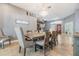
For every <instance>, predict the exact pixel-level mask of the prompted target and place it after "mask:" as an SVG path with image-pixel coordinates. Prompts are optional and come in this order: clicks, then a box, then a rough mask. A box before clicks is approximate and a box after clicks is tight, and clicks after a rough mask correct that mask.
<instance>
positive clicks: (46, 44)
mask: <svg viewBox="0 0 79 59" xmlns="http://www.w3.org/2000/svg"><path fill="white" fill-rule="evenodd" d="M49 37H50V36H49V32H46V35H45V36H44V40H39V41H36V42H35V51H37V47H42V48H43V53H44V56H46V49H49Z"/></svg>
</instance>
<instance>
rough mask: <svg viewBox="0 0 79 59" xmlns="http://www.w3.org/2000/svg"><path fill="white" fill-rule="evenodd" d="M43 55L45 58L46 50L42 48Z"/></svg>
mask: <svg viewBox="0 0 79 59" xmlns="http://www.w3.org/2000/svg"><path fill="white" fill-rule="evenodd" d="M43 54H44V56H46V49H45V47H43Z"/></svg>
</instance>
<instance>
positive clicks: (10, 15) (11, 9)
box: [0, 4, 37, 36]
mask: <svg viewBox="0 0 79 59" xmlns="http://www.w3.org/2000/svg"><path fill="white" fill-rule="evenodd" d="M2 5H3V7H2V10H3V12H2V13H3V16H4V19H3V29H4V31H5V34H7V35H12V36H15V32H14V27H15V26H21V27H23V29H24V31H26V30H36V29H37V26H36V25H37V23H36V18H34V17H30V16H26V11H25V10H23V9H20V8H17V7H15V6H12V5H10V4H2ZM16 20H24V21H28V22H29V24H28V25H23V24H22V25H21V24H18V25H17V24H16V23H15V21H16ZM0 21H1V20H0ZM1 23H2V22H1Z"/></svg>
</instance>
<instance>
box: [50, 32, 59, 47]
mask: <svg viewBox="0 0 79 59" xmlns="http://www.w3.org/2000/svg"><path fill="white" fill-rule="evenodd" d="M57 36H58V34H57V32H56V31H52V34H51V48H53V47H54V46H56V45H57V44H58V40H57Z"/></svg>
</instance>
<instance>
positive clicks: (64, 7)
mask: <svg viewBox="0 0 79 59" xmlns="http://www.w3.org/2000/svg"><path fill="white" fill-rule="evenodd" d="M12 5H15V6H17V7H20V8H22V9H24V10H27V11H30V12H31V13H34V14H35V15H36V17H42V18H43V19H45V20H48V21H49V20H57V19H62V18H64V17H67V16H69V15H71V14H73V13H74V11H75V10H76V8H77V5H79V4H77V3H12ZM43 11H46V12H47V13H45V12H43ZM43 15H44V16H43Z"/></svg>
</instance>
